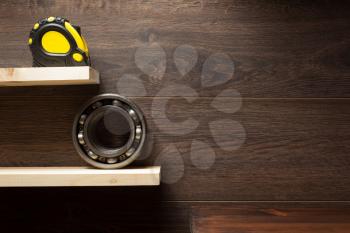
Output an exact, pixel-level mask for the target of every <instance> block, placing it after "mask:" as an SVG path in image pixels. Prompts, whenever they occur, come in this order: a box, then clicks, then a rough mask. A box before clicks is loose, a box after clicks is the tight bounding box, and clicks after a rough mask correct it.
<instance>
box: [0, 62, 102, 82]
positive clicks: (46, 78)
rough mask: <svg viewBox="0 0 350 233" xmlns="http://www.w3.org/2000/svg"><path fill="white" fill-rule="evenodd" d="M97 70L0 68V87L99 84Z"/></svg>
mask: <svg viewBox="0 0 350 233" xmlns="http://www.w3.org/2000/svg"><path fill="white" fill-rule="evenodd" d="M99 82H100V78H99V73H98V71H97V70H94V69H92V68H91V67H88V66H81V67H35V68H33V67H27V68H0V86H43V85H52V86H53V85H55V86H56V85H84V84H99Z"/></svg>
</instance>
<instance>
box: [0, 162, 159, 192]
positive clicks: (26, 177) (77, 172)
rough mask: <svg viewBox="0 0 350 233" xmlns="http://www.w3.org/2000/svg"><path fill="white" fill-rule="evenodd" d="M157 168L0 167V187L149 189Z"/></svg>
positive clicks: (155, 177)
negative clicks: (138, 187)
mask: <svg viewBox="0 0 350 233" xmlns="http://www.w3.org/2000/svg"><path fill="white" fill-rule="evenodd" d="M159 184H160V167H159V166H149V167H133V168H130V167H129V168H128V169H114V170H106V169H93V168H90V167H30V168H23V167H21V168H19V167H0V187H61V186H67V187H72V186H149V185H150V186H152V185H159Z"/></svg>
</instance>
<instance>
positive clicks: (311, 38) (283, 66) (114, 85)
mask: <svg viewBox="0 0 350 233" xmlns="http://www.w3.org/2000/svg"><path fill="white" fill-rule="evenodd" d="M52 2H53V4H46V3H44V2H41V1H16V2H13V1H2V6H4V7H1V9H0V15H1V16H3V18H2V20H1V21H0V28H1V30H0V38H1V41H2V43H1V44H0V67H15V66H19V67H23V66H31V63H32V58H31V54H30V51H29V49H28V46H27V44H26V43H25V42H26V41H27V39H28V33H27V32H29V30H30V29H31V28H32V27H33V24H34V22H35V21H36V20H38V17H41V16H45V15H47V12H50V14H52V15H60V14H62V12H64V15H65V16H66V17H67V18H69V19H70V20H71V21H72V22H73V23H74V24H77V25H80V26H81V27H82V34H83V35H84V36H85V38H86V40H87V42H88V45H89V48H90V54H91V58H92V63H93V64H92V65H93V67H94V68H95V69H96V70H99V71H100V72H101V76H102V79H103V82H102V83H101V91H103V92H119V93H120V90H119V88H118V85H119V83H118V80H119V79H120V78H121V77H122V76H123V75H125V74H133V75H135V76H138V77H139V78H140V80H141V83H142V84H143V85H144V86H145V89H146V91H147V92H146V93H145V94H146V95H147V96H154V95H156V94H157V93H158V92H159V91H160V89H161V88H163V87H164V86H169V85H170V84H172V83H173V82H176V83H181V84H184V85H186V86H190V87H192V88H193V89H195V90H196V91H197V92H198V93H200V96H215V95H217V94H218V93H219V92H220V91H221V90H222V89H223V88H224V87H226V88H228V87H230V88H235V89H237V90H238V91H239V92H240V93H241V95H242V96H244V97H254V98H259V97H264V98H280V97H289V98H294V97H296V98H302V97H332V98H338V97H350V83H349V80H350V66H349V63H348V62H347V61H349V60H350V59H349V57H348V56H349V54H350V52H349V48H350V35H349V33H348V32H349V31H350V24H349V23H348V22H349V21H350V15H349V14H348V12H349V10H350V5H349V4H348V3H345V2H343V1H340V2H338V1H319V2H317V4H312V3H307V2H299V1H297V2H295V1H277V2H276V1H270V2H260V1H256V0H249V1H232V0H221V1H210V2H202V1H195V0H190V1H185V2H183V1H175V2H174V1H171V2H168V1H163V0H152V1H147V2H143V1H120V2H119V1H113V0H104V1H101V3H100V2H99V1H97V2H93V1H81V3H79V4H72V3H71V2H70V1H68V0H55V1H52ZM24 8H26V9H30V10H28V11H23V10H21V9H24ZM14 17H15V18H21V20H20V21H18V20H14ZM102 28H103V29H102ZM101 30H103V31H101ZM101 33H102V34H103V36H101ZM152 43H154V44H159V45H160V46H161V47H162V48H164V52H165V53H166V58H167V60H166V73H165V75H164V76H163V77H162V78H161V79H155V78H152V77H149V76H148V75H147V74H145V73H144V72H142V71H141V70H140V69H139V68H138V67H137V65H136V64H135V58H134V57H135V52H136V50H137V49H138V48H139V47H142V46H146V45H147V44H152ZM182 44H188V45H191V46H193V47H194V48H195V49H196V50H197V53H198V62H197V64H196V65H195V66H194V68H193V69H192V70H191V71H190V72H189V73H188V74H186V75H185V76H182V75H181V74H180V73H179V72H178V70H177V68H176V65H175V63H174V59H173V55H174V51H175V49H176V48H177V47H178V46H180V45H182ZM215 53H226V54H228V56H229V57H230V58H231V59H232V60H233V62H234V65H235V72H234V75H233V77H232V79H231V80H230V81H229V82H228V83H226V84H224V85H219V86H214V87H210V88H207V87H203V86H202V85H201V75H202V68H203V64H204V62H205V60H206V59H207V58H208V57H210V56H211V55H213V54H215ZM151 55H152V50H150V57H151ZM153 55H155V53H154V54H153ZM138 84H139V83H136V82H130V83H128V85H129V87H130V88H131V89H133V90H136V91H135V92H136V93H137V94H140V93H143V92H140V91H138V90H139V88H140V86H139V85H138ZM47 90H48V89H46V88H45V89H35V91H31V92H29V93H28V90H26V89H16V90H13V89H7V88H6V89H0V95H2V96H3V95H8V96H15V95H30V96H31V95H38V96H42V95H50V91H47ZM49 90H52V89H49ZM69 93H70V92H69V90H67V89H62V90H60V91H58V92H57V93H56V94H58V95H62V96H64V95H67V94H69ZM85 94H86V93H85V92H83V91H79V92H76V95H85Z"/></svg>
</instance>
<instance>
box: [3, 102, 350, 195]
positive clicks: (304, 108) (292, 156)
mask: <svg viewBox="0 0 350 233" xmlns="http://www.w3.org/2000/svg"><path fill="white" fill-rule="evenodd" d="M87 98H88V97H76V96H74V97H72V96H70V97H56V96H52V97H45V98H42V97H32V98H12V97H0V100H1V101H0V112H1V114H0V128H1V129H2V132H6V133H2V134H0V148H1V150H0V166H84V162H83V161H82V160H81V159H80V157H79V156H78V155H77V154H76V152H75V150H74V148H73V145H72V139H71V127H72V122H73V119H74V115H75V113H76V111H77V110H78V109H79V107H80V106H81V104H82V103H83V102H84V101H86V100H87ZM164 99H165V98H164V97H161V98H155V99H153V98H133V100H134V101H135V102H136V103H137V104H138V105H139V106H140V107H141V109H142V110H143V111H144V114H145V117H146V119H147V122H148V126H149V129H150V131H151V132H152V133H153V135H154V148H153V152H152V154H151V155H150V157H149V158H147V159H146V160H144V161H137V164H139V165H151V164H154V163H155V161H156V159H157V158H159V156H161V155H164V154H165V155H171V156H170V157H171V158H168V161H169V163H168V165H167V166H168V167H167V168H166V169H165V170H163V172H164V171H170V170H171V171H175V174H176V173H177V172H179V174H182V173H181V172H182V171H183V176H182V177H181V179H179V180H178V182H175V183H173V184H167V183H163V185H162V194H163V198H164V199H165V200H220V201H222V200H314V199H316V200H349V199H350V196H349V194H350V180H349V179H348V177H349V176H350V169H349V165H350V160H349V159H350V157H349V154H350V122H349V120H348V119H350V108H349V104H350V102H349V101H350V100H348V99H280V100H279V99H243V102H242V107H241V109H240V110H239V111H237V112H235V113H233V114H232V113H223V112H220V111H218V110H216V109H215V108H212V107H211V102H212V100H213V99H212V98H198V99H190V101H189V102H187V101H186V100H184V99H182V98H171V100H170V101H169V103H168V104H167V107H166V116H164V115H161V114H160V113H161V112H162V109H161V108H160V106H158V107H157V106H155V105H153V101H155V100H164ZM221 100H222V101H225V102H226V103H234V102H232V99H230V98H222V99H221ZM152 108H154V111H153V114H152ZM165 117H168V118H169V120H170V121H171V122H175V123H176V122H182V121H184V120H186V119H188V118H190V117H191V118H193V119H195V120H197V121H198V122H199V125H198V128H196V129H195V130H193V132H191V133H190V134H186V135H181V136H177V135H171V132H174V131H176V130H178V129H177V127H176V124H175V125H174V124H172V123H171V124H169V123H168V122H166V121H165V119H166V118H165ZM221 119H229V120H234V121H237V122H239V123H241V124H242V125H243V126H244V128H245V131H246V141H245V142H244V144H243V145H242V146H241V147H240V148H238V149H237V150H233V151H226V150H223V149H222V148H221V147H220V146H219V145H218V144H217V143H216V142H215V141H214V139H213V134H212V132H211V131H210V129H209V126H208V125H209V124H210V122H213V121H215V120H221ZM222 135H228V136H229V135H232V132H231V131H230V129H229V127H227V128H224V130H223V131H222ZM228 138H229V137H228ZM58 139H59V140H58ZM194 140H199V141H203V142H205V143H207V144H208V146H209V149H210V148H212V149H213V150H214V152H215V161H214V163H213V166H211V167H210V168H209V169H207V170H205V169H204V170H202V169H200V168H198V167H197V166H195V164H194V163H192V159H191V151H192V152H198V151H201V150H200V148H196V147H195V148H194V149H193V150H192V147H191V145H192V142H193V141H194ZM227 142H228V144H226V146H229V145H233V144H231V143H230V141H227ZM169 145H174V146H171V147H169ZM226 146H225V147H226ZM164 151H166V153H165V152H164ZM177 152H179V153H180V156H181V158H180V157H179V156H178V153H177ZM207 154H208V152H207V153H203V156H204V158H205V156H206V155H207ZM173 158H180V159H179V160H175V161H174V160H173ZM181 161H183V164H182V163H181ZM181 169H183V170H181ZM163 175H164V174H163ZM170 176H171V174H170ZM163 178H164V176H163V177H162V180H163V181H164V179H163ZM194 184H195V185H194Z"/></svg>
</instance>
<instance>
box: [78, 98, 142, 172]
mask: <svg viewBox="0 0 350 233" xmlns="http://www.w3.org/2000/svg"><path fill="white" fill-rule="evenodd" d="M110 108H113V109H115V110H118V112H119V113H120V114H121V115H123V117H126V118H127V121H128V123H129V127H130V136H129V139H128V141H127V143H126V144H125V145H123V146H122V147H117V148H115V149H112V150H110V151H107V152H106V151H104V150H101V149H99V148H97V147H94V146H93V145H92V144H91V141H92V140H91V139H90V138H89V134H88V133H86V130H87V128H88V127H89V126H88V125H86V124H91V117H90V118H89V116H91V115H96V114H98V113H97V112H103V111H105V109H110ZM146 133H147V125H146V121H145V118H144V116H143V113H142V111H141V110H140V109H139V107H138V106H137V105H136V104H135V103H133V102H132V101H130V100H129V99H127V98H125V97H123V96H120V95H117V94H101V95H97V96H95V97H93V98H91V99H90V100H88V101H87V102H86V103H85V104H84V105H83V106H82V108H81V109H80V110H79V111H78V113H77V114H76V116H75V119H74V123H73V130H72V138H73V144H74V147H75V149H76V151H77V152H78V154H79V155H80V157H81V158H82V159H83V160H84V161H85V162H87V163H88V164H90V165H92V166H94V167H97V168H104V169H114V168H122V167H125V166H127V165H129V164H130V163H132V162H133V161H134V160H135V159H137V158H138V157H139V156H140V155H141V153H142V152H143V151H144V150H146V149H145V147H146V144H147V143H146V141H148V136H147V134H146ZM114 152H115V153H114Z"/></svg>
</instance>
